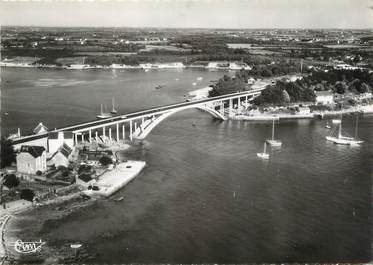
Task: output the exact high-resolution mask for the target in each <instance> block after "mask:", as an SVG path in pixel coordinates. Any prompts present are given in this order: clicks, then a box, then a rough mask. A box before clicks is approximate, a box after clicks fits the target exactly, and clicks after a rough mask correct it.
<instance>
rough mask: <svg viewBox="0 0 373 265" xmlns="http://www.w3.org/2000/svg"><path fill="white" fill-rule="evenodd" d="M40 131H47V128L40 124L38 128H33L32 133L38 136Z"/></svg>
mask: <svg viewBox="0 0 373 265" xmlns="http://www.w3.org/2000/svg"><path fill="white" fill-rule="evenodd" d="M42 131H48V128H47V127H46V126H44V124H43V123H42V122H40V123H39V124H38V126H36V127H35V129H34V133H36V134H38V133H40V132H42Z"/></svg>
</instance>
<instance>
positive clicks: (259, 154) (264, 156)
mask: <svg viewBox="0 0 373 265" xmlns="http://www.w3.org/2000/svg"><path fill="white" fill-rule="evenodd" d="M256 155H257V156H258V157H259V158H261V159H269V154H268V153H257V154H256Z"/></svg>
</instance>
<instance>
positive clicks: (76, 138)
mask: <svg viewBox="0 0 373 265" xmlns="http://www.w3.org/2000/svg"><path fill="white" fill-rule="evenodd" d="M74 138H75V145H77V144H78V134H76V133H75V134H74Z"/></svg>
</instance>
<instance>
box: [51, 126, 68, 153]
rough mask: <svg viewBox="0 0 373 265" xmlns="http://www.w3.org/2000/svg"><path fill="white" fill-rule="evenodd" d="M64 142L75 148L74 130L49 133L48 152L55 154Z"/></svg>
mask: <svg viewBox="0 0 373 265" xmlns="http://www.w3.org/2000/svg"><path fill="white" fill-rule="evenodd" d="M63 144H66V145H67V146H68V147H70V149H73V148H74V135H73V133H72V132H69V131H65V132H50V133H49V134H48V152H49V153H50V154H54V153H55V152H57V150H58V149H60V148H61V146H62V145H63Z"/></svg>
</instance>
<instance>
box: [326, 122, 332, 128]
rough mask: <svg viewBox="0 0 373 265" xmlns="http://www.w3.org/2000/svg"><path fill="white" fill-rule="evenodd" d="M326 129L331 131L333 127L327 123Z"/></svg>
mask: <svg viewBox="0 0 373 265" xmlns="http://www.w3.org/2000/svg"><path fill="white" fill-rule="evenodd" d="M325 128H326V129H331V128H332V126H330V125H329V121H327V122H326V125H325Z"/></svg>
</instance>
